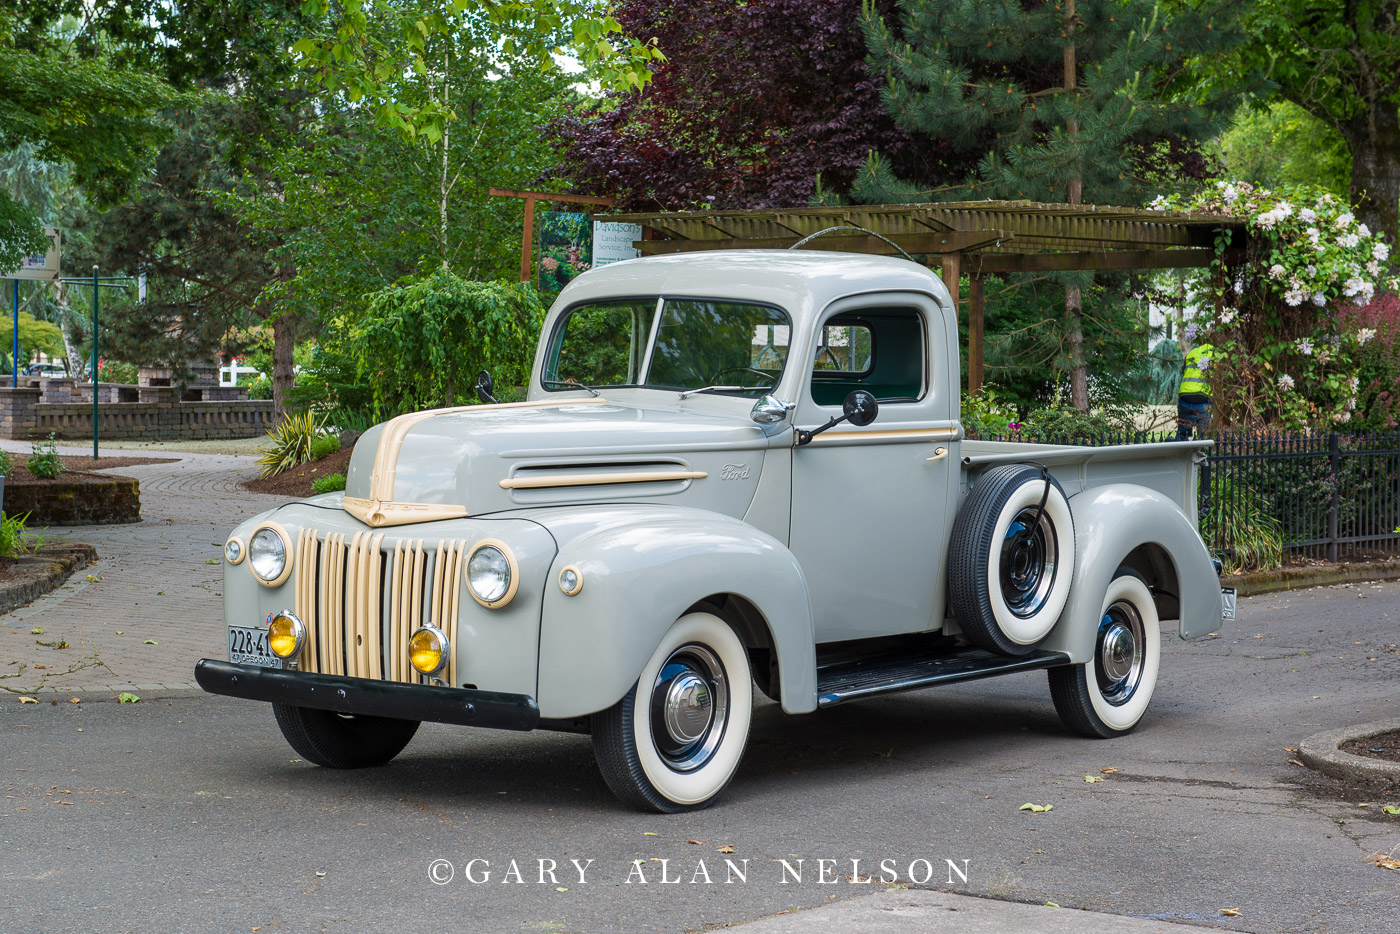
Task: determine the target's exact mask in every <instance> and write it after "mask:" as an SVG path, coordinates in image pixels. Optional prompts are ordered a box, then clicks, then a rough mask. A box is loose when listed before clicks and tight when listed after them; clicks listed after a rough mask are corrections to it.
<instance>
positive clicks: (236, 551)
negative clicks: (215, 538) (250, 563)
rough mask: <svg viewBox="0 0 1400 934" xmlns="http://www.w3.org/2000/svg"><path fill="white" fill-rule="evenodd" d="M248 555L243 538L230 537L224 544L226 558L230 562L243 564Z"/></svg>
mask: <svg viewBox="0 0 1400 934" xmlns="http://www.w3.org/2000/svg"><path fill="white" fill-rule="evenodd" d="M246 556H247V551H246V550H245V549H244V548H243V540H242V539H240V538H230V539H229V540H228V542H227V543H226V544H225V545H224V560H225V561H227V562H228V563H229V564H242V563H243V559H244V558H245V557H246Z"/></svg>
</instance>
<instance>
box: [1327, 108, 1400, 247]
mask: <svg viewBox="0 0 1400 934" xmlns="http://www.w3.org/2000/svg"><path fill="white" fill-rule="evenodd" d="M1341 131H1342V136H1343V137H1344V138H1345V139H1346V141H1347V146H1348V147H1350V149H1351V201H1352V203H1353V204H1354V205H1356V216H1357V218H1358V219H1359V220H1360V221H1361V222H1362V223H1364V224H1365V225H1366V226H1368V227H1370V228H1371V229H1372V230H1374V231H1382V230H1383V231H1385V236H1386V240H1387V241H1388V242H1389V243H1390V244H1391V245H1392V246H1393V245H1394V244H1396V243H1400V112H1397V110H1396V107H1395V105H1394V104H1387V103H1383V102H1382V103H1379V104H1377V106H1375V107H1373V108H1368V109H1364V110H1362V112H1361V113H1359V114H1357V115H1356V116H1355V117H1353V118H1352V119H1351V120H1349V121H1347V122H1346V123H1344V124H1342V125H1341Z"/></svg>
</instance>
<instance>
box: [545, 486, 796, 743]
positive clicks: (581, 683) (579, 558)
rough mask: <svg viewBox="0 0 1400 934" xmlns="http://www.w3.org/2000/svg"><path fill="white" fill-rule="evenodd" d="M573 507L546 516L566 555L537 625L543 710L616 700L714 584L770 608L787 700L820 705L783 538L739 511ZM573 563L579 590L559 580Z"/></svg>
mask: <svg viewBox="0 0 1400 934" xmlns="http://www.w3.org/2000/svg"><path fill="white" fill-rule="evenodd" d="M568 513H569V514H568V516H567V517H566V518H565V517H563V516H562V515H561V518H563V520H564V521H562V522H557V523H556V522H551V521H550V520H549V519H548V518H544V519H543V524H544V525H545V526H546V527H548V528H550V529H551V531H552V532H553V533H554V534H555V537H556V539H557V540H558V543H559V553H558V556H557V557H556V559H555V562H554V567H553V569H552V570H551V576H550V580H549V582H548V584H547V585H546V588H545V597H544V617H543V620H542V622H541V627H540V669H539V693H538V701H539V706H540V715H541V716H543V717H546V718H569V717H579V716H583V715H585V714H591V713H595V712H597V711H600V710H606V709H607V708H609V707H611V706H612V705H613V704H615V703H617V702H618V701H619V700H621V699H622V697H623V695H625V694H626V693H627V691H628V689H629V688H631V686H632V685H633V684H635V683H636V680H637V676H638V675H639V674H640V673H641V670H642V667H643V666H644V665H645V664H646V662H647V660H648V659H649V658H651V655H652V653H653V652H655V651H656V647H657V646H658V645H659V644H660V642H661V637H662V636H663V635H664V634H665V632H666V630H667V629H669V628H670V626H671V624H672V623H674V622H675V621H676V620H677V619H679V618H680V617H681V616H682V615H683V614H684V613H685V611H686V610H687V609H689V608H690V607H691V606H692V605H694V604H695V603H696V602H697V601H699V600H702V599H704V598H705V597H708V596H711V595H713V594H736V595H738V596H741V597H743V598H745V599H746V600H748V601H749V602H750V603H752V604H753V605H754V606H755V607H757V608H758V610H759V612H760V613H762V615H763V618H764V620H765V621H766V622H767V624H768V629H769V632H770V634H771V635H772V639H773V644H774V650H775V651H776V654H777V658H778V668H779V689H780V692H781V697H782V705H783V709H784V710H786V711H787V712H788V713H808V712H810V711H812V710H815V709H816V705H817V684H816V677H817V676H816V647H815V644H814V641H813V638H814V637H813V626H812V610H811V605H810V603H809V602H808V597H807V581H806V578H805V577H804V576H803V574H802V568H801V567H800V566H799V565H798V563H797V559H796V558H795V557H794V556H793V554H792V552H790V551H788V549H787V548H786V547H785V546H784V545H783V544H782V543H781V542H779V541H778V540H777V539H775V538H773V537H772V536H770V535H767V534H765V533H764V532H760V531H759V530H758V529H755V528H753V527H752V526H749V525H746V524H745V523H743V522H740V521H739V520H737V519H732V518H729V517H727V516H721V515H716V514H714V513H708V512H705V511H703V510H697V509H686V508H679V507H629V508H614V507H596V508H593V509H573V510H569V511H568ZM590 520H591V521H590ZM536 521H541V520H540V519H539V518H537V519H536ZM571 565H572V566H573V567H575V568H577V569H578V570H579V572H580V573H581V574H582V576H583V589H582V590H581V591H580V592H579V593H578V594H576V595H575V596H572V597H571V596H568V595H567V594H565V593H564V592H563V591H562V590H561V589H560V587H559V585H558V577H559V573H560V572H561V571H562V570H563V569H564V568H565V567H568V566H571Z"/></svg>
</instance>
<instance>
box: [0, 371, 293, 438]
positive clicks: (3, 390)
mask: <svg viewBox="0 0 1400 934" xmlns="http://www.w3.org/2000/svg"><path fill="white" fill-rule="evenodd" d="M44 382H64V381H60V380H45V381H44ZM67 382H71V381H67ZM82 388H83V389H84V390H88V386H87V385H86V384H84V385H83V386H82ZM108 388H109V386H108V384H106V383H99V384H98V403H99V404H98V418H99V419H100V422H99V424H98V436H99V437H100V438H103V439H106V440H108V441H175V440H182V439H189V438H198V439H211V440H212V439H225V438H256V437H259V436H261V435H264V434H266V433H267V432H268V430H269V429H271V428H272V423H273V416H272V402H271V400H265V399H259V400H253V401H250V400H246V399H244V400H238V401H215V402H206V401H197V402H185V401H182V400H181V398H180V395H179V392H178V391H177V390H175V389H172V388H169V387H163V386H142V387H139V388H137V387H134V386H116V385H112V386H111V387H110V389H111V390H112V391H111V392H108V391H106V390H107V389H108ZM46 389H47V390H48V391H47V392H46ZM55 390H56V391H55ZM89 391H90V390H89ZM86 394H87V393H86V392H85V393H84V395H86ZM131 394H134V395H135V396H136V398H134V399H131V401H126V400H127V399H128V398H130V395H131ZM65 396H67V398H68V399H71V400H72V401H52V402H51V401H48V400H49V399H54V400H61V399H63V398H64V397H65ZM114 397H115V398H118V399H121V400H122V401H108V399H111V398H114ZM50 432H53V433H54V435H55V436H56V437H57V438H59V439H61V440H66V441H85V440H88V439H90V438H91V437H92V401H91V396H88V399H87V401H78V400H76V399H73V398H72V394H71V390H69V389H68V388H67V387H42V388H41V387H34V388H30V387H25V386H21V387H19V388H18V389H15V388H11V387H8V386H6V387H0V438H10V439H18V440H27V439H30V438H47V437H48V436H49V433H50Z"/></svg>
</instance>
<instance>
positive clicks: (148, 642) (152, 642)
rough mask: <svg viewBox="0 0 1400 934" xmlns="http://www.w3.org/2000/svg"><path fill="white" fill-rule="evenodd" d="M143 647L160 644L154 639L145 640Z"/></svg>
mask: <svg viewBox="0 0 1400 934" xmlns="http://www.w3.org/2000/svg"><path fill="white" fill-rule="evenodd" d="M143 645H160V643H159V642H157V641H156V640H154V639H147V640H146V641H145V642H144V643H143Z"/></svg>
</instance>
